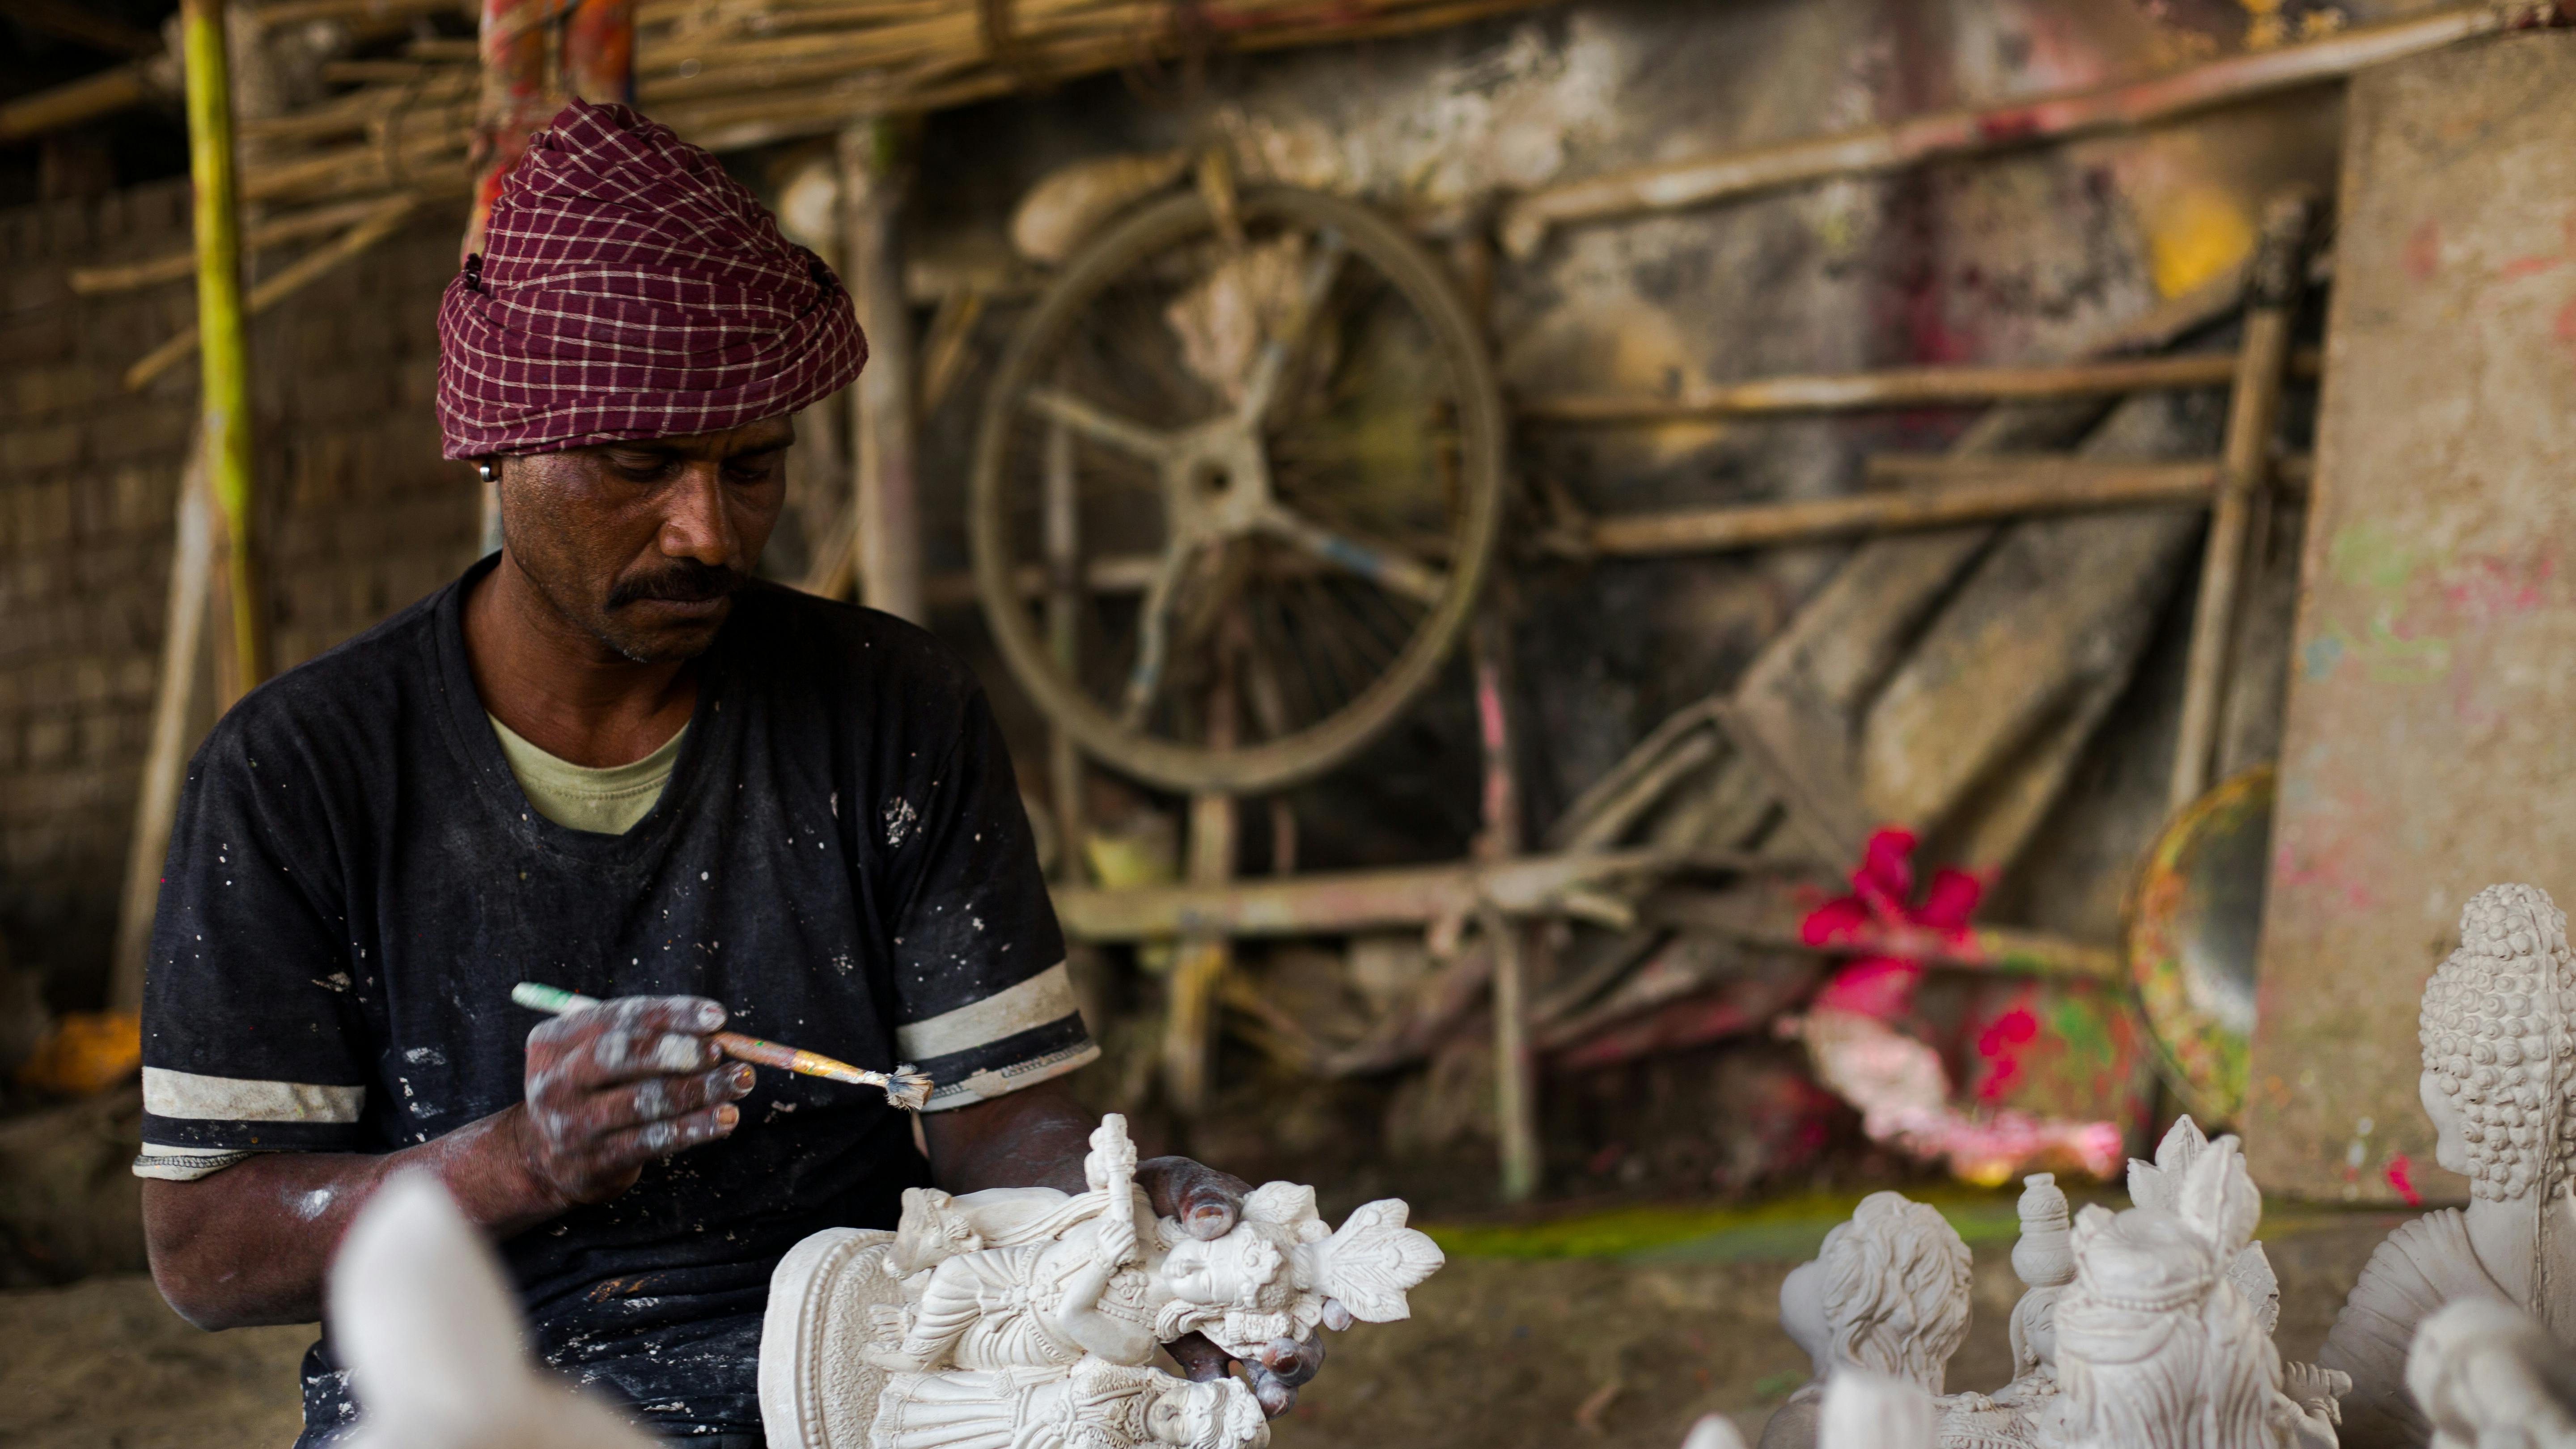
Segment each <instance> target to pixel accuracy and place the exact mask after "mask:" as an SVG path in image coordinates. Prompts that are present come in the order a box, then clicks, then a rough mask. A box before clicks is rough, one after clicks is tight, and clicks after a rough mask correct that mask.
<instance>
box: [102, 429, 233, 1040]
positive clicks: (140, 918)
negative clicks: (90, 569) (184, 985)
mask: <svg viewBox="0 0 2576 1449" xmlns="http://www.w3.org/2000/svg"><path fill="white" fill-rule="evenodd" d="M213 511H214V500H213V499H212V498H211V497H210V496H209V490H208V489H207V487H206V449H205V442H204V431H203V428H202V425H201V426H200V427H199V428H198V429H196V430H195V435H194V436H192V437H191V438H190V440H189V447H188V461H187V462H186V463H185V464H184V465H182V467H181V469H180V474H179V512H178V520H177V526H176V529H175V534H174V539H173V542H172V545H171V549H170V587H169V591H168V602H167V604H165V605H164V607H163V612H162V627H161V678H160V683H159V685H158V686H157V687H156V688H155V690H154V692H153V696H152V742H151V743H150V745H148V746H147V747H145V749H144V752H143V784H142V789H141V790H140V791H139V792H138V793H137V794H136V796H135V801H134V835H133V838H132V840H131V841H130V842H129V844H128V845H127V848H126V855H125V890H124V893H123V895H122V896H121V897H120V898H119V900H118V904H117V913H116V947H115V950H116V954H115V956H114V958H113V959H112V961H111V964H110V966H109V972H108V1002H107V1004H108V1009H109V1010H111V1011H128V1012H133V1011H141V1010H142V1009H143V967H144V962H145V959H146V958H147V957H148V956H149V954H150V951H151V946H152V917H153V913H154V912H155V911H156V910H157V909H158V908H159V905H160V900H161V866H162V858H163V857H164V856H166V855H168V854H169V851H170V826H171V822H172V821H173V820H175V819H177V818H178V811H179V785H180V782H181V780H182V779H183V778H184V777H185V776H186V774H187V768H188V754H189V747H190V736H191V735H192V733H193V726H194V724H195V723H196V718H197V714H198V703H199V702H198V689H197V686H198V677H199V673H200V669H199V664H200V656H201V655H202V654H203V653H204V650H205V642H206V605H207V603H208V600H209V595H210V594H211V592H212V585H213V583H214V567H215V527H214V520H213V519H212V518H210V517H209V516H208V515H209V514H211V513H212V512H213Z"/></svg>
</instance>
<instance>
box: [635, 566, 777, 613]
mask: <svg viewBox="0 0 2576 1449" xmlns="http://www.w3.org/2000/svg"><path fill="white" fill-rule="evenodd" d="M748 582H750V579H749V577H748V576H747V575H745V574H744V573H743V571H742V570H740V569H737V568H729V567H726V566H724V565H722V564H714V565H710V564H702V563H699V562H697V561H696V560H694V559H678V560H675V561H673V563H672V564H671V566H670V567H668V568H664V569H657V570H655V571H654V572H652V573H649V574H639V575H636V576H634V577H632V578H625V579H620V580H618V582H617V584H616V586H615V587H613V588H611V589H610V590H609V591H608V607H610V608H612V609H616V608H623V607H624V606H626V605H628V604H633V603H639V602H641V601H643V600H645V599H668V600H670V601H672V602H673V603H680V604H703V603H706V602H708V601H709V600H712V599H721V598H724V597H725V596H726V595H728V594H732V593H734V592H735V591H737V590H739V589H740V588H741V587H742V586H743V585H744V584H746V583H748Z"/></svg>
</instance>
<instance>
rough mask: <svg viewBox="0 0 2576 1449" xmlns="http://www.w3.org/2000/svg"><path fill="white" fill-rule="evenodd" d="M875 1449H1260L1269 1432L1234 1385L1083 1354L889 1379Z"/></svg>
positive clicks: (1255, 1406)
mask: <svg viewBox="0 0 2576 1449" xmlns="http://www.w3.org/2000/svg"><path fill="white" fill-rule="evenodd" d="M873 1439H874V1442H875V1444H876V1449H1165V1446H1168V1449H1260V1446H1262V1445H1266V1444H1268V1443H1269V1442H1270V1424H1269V1421H1268V1420H1266V1419H1264V1418H1263V1417H1262V1415H1261V1405H1260V1403H1259V1402H1258V1401H1257V1400H1255V1399H1254V1398H1253V1397H1252V1390H1251V1389H1250V1387H1248V1386H1247V1385H1246V1384H1245V1383H1244V1382H1243V1381H1242V1380H1241V1379H1233V1378H1227V1379H1218V1380H1215V1381H1213V1382H1210V1383H1192V1382H1190V1381H1189V1380H1188V1379H1180V1378H1174V1377H1173V1376H1171V1375H1170V1374H1167V1373H1165V1372H1163V1371H1162V1370H1160V1369H1153V1368H1136V1367H1132V1366H1130V1365H1127V1364H1122V1363H1111V1362H1110V1361H1109V1360H1107V1359H1104V1358H1100V1357H1098V1356H1097V1355H1085V1356H1084V1357H1083V1358H1081V1359H1080V1360H1078V1361H1077V1362H1075V1363H1074V1365H1073V1366H1072V1368H1070V1369H1031V1368H1011V1369H961V1370H952V1371H950V1372H946V1373H897V1374H893V1375H891V1376H889V1377H888V1378H887V1380H886V1386H885V1391H884V1393H883V1394H882V1395H881V1396H880V1397H879V1399H878V1400H877V1415H876V1423H875V1426H874V1431H873Z"/></svg>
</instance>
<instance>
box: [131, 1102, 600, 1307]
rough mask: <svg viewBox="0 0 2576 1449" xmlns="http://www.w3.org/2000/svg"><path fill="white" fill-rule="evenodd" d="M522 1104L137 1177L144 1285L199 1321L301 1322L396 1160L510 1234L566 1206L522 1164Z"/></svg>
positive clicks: (485, 1224) (500, 1233)
mask: <svg viewBox="0 0 2576 1449" xmlns="http://www.w3.org/2000/svg"><path fill="white" fill-rule="evenodd" d="M525 1117H526V1113H525V1109H524V1108H522V1107H516V1106H514V1107H509V1108H505V1109H504V1110H502V1111H499V1112H495V1113H493V1114H492V1115H491V1116H489V1117H485V1118H483V1119H482V1120H480V1121H477V1122H472V1123H469V1124H467V1125H465V1126H463V1127H460V1128H458V1129H456V1130H455V1131H453V1132H450V1133H448V1134H446V1135H445V1136H443V1137H438V1138H434V1139H432V1140H430V1141H428V1142H424V1143H421V1144H420V1145H418V1146H416V1147H407V1148H404V1149H403V1150H401V1151H399V1152H391V1153H386V1154H384V1155H382V1156H367V1155H360V1154H355V1153H325V1152H273V1153H262V1154H261V1155H259V1156H257V1157H254V1158H252V1159H250V1160H249V1161H247V1162H243V1163H238V1164H236V1165H234V1166H232V1167H228V1168H226V1169H224V1170H223V1171H221V1172H218V1173H216V1174H214V1175H213V1176H211V1177H205V1178H200V1179H198V1180H197V1181H195V1182H160V1181H154V1180H150V1179H146V1180H145V1182H144V1183H143V1229H144V1237H145V1240H146V1242H147V1244H148V1245H149V1247H150V1250H151V1254H152V1277H153V1281H154V1282H155V1283H157V1284H159V1285H160V1288H161V1294H162V1296H163V1297H165V1298H167V1299H169V1300H170V1306H171V1307H173V1308H175V1309H177V1310H178V1311H179V1313H180V1316H182V1317H184V1318H186V1319H187V1320H188V1321H189V1322H191V1323H194V1324H196V1325H197V1326H198V1327H200V1328H240V1327H246V1326H248V1325H251V1324H260V1323H310V1322H313V1321H315V1320H316V1319H318V1318H320V1317H321V1315H322V1280H323V1276H324V1274H325V1273H326V1272H327V1271H328V1270H329V1268H330V1266H331V1256H332V1254H333V1253H334V1252H336V1251H338V1249H339V1246H340V1238H341V1235H342V1234H343V1233H345V1232H347V1231H348V1227H349V1224H350V1223H351V1222H352V1221H353V1220H355V1218H356V1217H357V1214H358V1210H359V1209H360V1208H362V1207H364V1206H366V1203H367V1199H368V1198H370V1197H372V1196H374V1194H375V1190H376V1188H377V1187H378V1186H379V1185H380V1184H382V1183H383V1182H384V1180H385V1178H386V1177H388V1176H389V1175H391V1174H393V1173H395V1172H399V1171H401V1170H403V1169H405V1168H425V1169H427V1170H429V1171H431V1172H435V1173H436V1174H437V1175H438V1178H439V1180H440V1181H441V1182H442V1183H444V1184H445V1185H446V1188H447V1191H448V1193H449V1195H450V1196H452V1197H454V1198H455V1199H456V1203H457V1206H458V1207H459V1208H461V1209H462V1210H463V1211H464V1213H465V1215H466V1217H467V1219H468V1220H470V1221H472V1222H473V1223H474V1224H476V1225H477V1226H479V1227H481V1228H482V1229H484V1230H485V1231H486V1232H488V1233H490V1234H491V1235H492V1236H493V1237H495V1238H507V1237H510V1236H512V1235H513V1234H516V1233H521V1232H524V1231H526V1230H527V1229H529V1228H532V1227H534V1226H536V1225H537V1224H539V1223H542V1222H545V1221H548V1220H549V1219H551V1218H554V1217H556V1216H558V1215H560V1214H561V1213H562V1212H563V1211H564V1210H565V1209H566V1208H567V1207H568V1206H569V1205H570V1204H569V1203H568V1202H567V1201H566V1199H565V1198H564V1197H563V1196H562V1195H561V1194H560V1193H559V1192H557V1191H556V1190H555V1189H554V1188H553V1187H552V1186H550V1185H549V1184H547V1183H546V1182H544V1181H543V1180H542V1179H540V1178H538V1177H537V1176H536V1175H535V1174H534V1173H532V1172H531V1171H530V1170H529V1168H528V1155H527V1153H526V1151H525V1148H524V1144H523V1143H522V1142H521V1141H520V1136H521V1134H523V1133H524V1132H525V1131H526V1121H525Z"/></svg>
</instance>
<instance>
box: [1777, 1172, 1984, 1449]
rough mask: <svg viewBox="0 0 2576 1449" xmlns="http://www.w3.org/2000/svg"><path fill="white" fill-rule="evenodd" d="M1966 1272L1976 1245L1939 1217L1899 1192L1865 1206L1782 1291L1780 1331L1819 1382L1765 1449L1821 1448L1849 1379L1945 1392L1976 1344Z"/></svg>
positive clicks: (1798, 1395)
mask: <svg viewBox="0 0 2576 1449" xmlns="http://www.w3.org/2000/svg"><path fill="white" fill-rule="evenodd" d="M1968 1269H1969V1256H1968V1245H1967V1244H1966V1243H1964V1242H1962V1241H1960V1238H1959V1234H1958V1232H1957V1230H1956V1229H1953V1228H1952V1227H1951V1226H1950V1225H1949V1223H1947V1222H1945V1221H1943V1219H1942V1217H1941V1214H1940V1212H1939V1211H1938V1210H1937V1209H1935V1208H1931V1207H1928V1206H1926V1205H1924V1204H1922V1203H1918V1202H1910V1201H1908V1200H1907V1199H1906V1198H1905V1197H1904V1196H1902V1195H1901V1194H1898V1193H1893V1192H1874V1193H1871V1194H1870V1195H1869V1196H1868V1197H1865V1198H1863V1199H1861V1203H1860V1207H1859V1209H1858V1210H1857V1211H1855V1212H1854V1213H1853V1214H1852V1217H1851V1221H1850V1222H1847V1223H1844V1224H1842V1225H1840V1226H1838V1227H1836V1228H1835V1229H1834V1230H1833V1231H1832V1232H1830V1233H1827V1234H1826V1235H1825V1243H1824V1247H1823V1249H1822V1250H1821V1251H1819V1252H1818V1253H1817V1255H1816V1260H1815V1261H1814V1262H1812V1263H1805V1264H1801V1265H1800V1266H1799V1267H1798V1268H1797V1269H1795V1270H1794V1271H1792V1272H1791V1273H1790V1274H1789V1276H1788V1278H1787V1279H1786V1280H1785V1281H1783V1282H1782V1283H1781V1285H1780V1326H1781V1327H1782V1328H1784V1329H1786V1330H1787V1331H1788V1334H1789V1337H1790V1338H1792V1339H1793V1340H1795V1341H1796V1342H1797V1344H1798V1346H1799V1347H1800V1348H1803V1349H1805V1350H1806V1351H1807V1355H1808V1357H1809V1358H1811V1359H1813V1360H1814V1361H1815V1366H1816V1376H1815V1377H1814V1378H1813V1379H1810V1380H1808V1381H1807V1383H1806V1384H1805V1385H1804V1386H1802V1387H1801V1388H1799V1389H1798V1390H1797V1392H1795V1393H1793V1394H1791V1395H1790V1396H1789V1399H1788V1402H1786V1403H1784V1404H1782V1405H1781V1406H1780V1407H1779V1408H1778V1409H1777V1410H1776V1411H1774V1412H1773V1413H1772V1415H1771V1419H1770V1422H1768V1423H1766V1424H1765V1425H1763V1427H1762V1443H1761V1446H1760V1449H1809V1446H1812V1445H1815V1444H1816V1443H1817V1414H1818V1410H1819V1400H1820V1399H1821V1397H1822V1395H1823V1393H1824V1390H1825V1387H1826V1385H1828V1384H1829V1383H1831V1382H1832V1380H1833V1378H1834V1376H1835V1375H1837V1374H1839V1373H1841V1372H1843V1371H1844V1370H1846V1369H1853V1368H1857V1369H1861V1370H1865V1371H1867V1372H1870V1373H1874V1374H1879V1375H1883V1376H1885V1377H1888V1378H1894V1379H1901V1380H1904V1381H1905V1382H1907V1383H1911V1384H1915V1385H1917V1386H1919V1387H1920V1388H1921V1389H1922V1391H1923V1392H1924V1393H1925V1394H1926V1395H1931V1394H1938V1393H1939V1392H1941V1378H1942V1375H1943V1373H1944V1372H1945V1371H1946V1369H1947V1367H1948V1365H1949V1362H1950V1355H1951V1354H1953V1353H1956V1352H1957V1351H1958V1348H1959V1344H1960V1341H1961V1340H1963V1339H1965V1338H1966V1337H1967V1334H1968Z"/></svg>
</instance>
